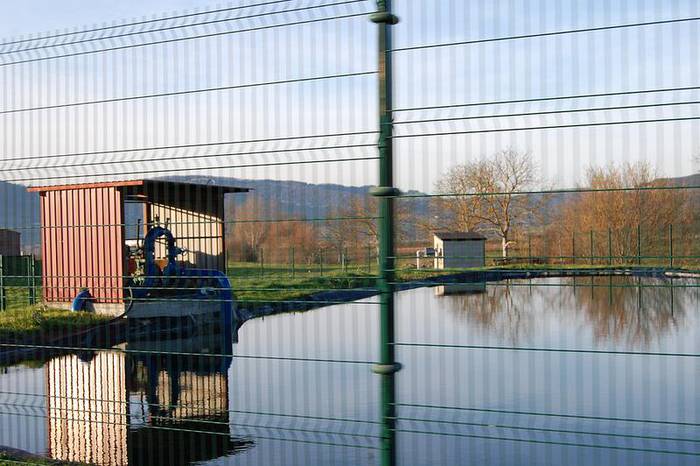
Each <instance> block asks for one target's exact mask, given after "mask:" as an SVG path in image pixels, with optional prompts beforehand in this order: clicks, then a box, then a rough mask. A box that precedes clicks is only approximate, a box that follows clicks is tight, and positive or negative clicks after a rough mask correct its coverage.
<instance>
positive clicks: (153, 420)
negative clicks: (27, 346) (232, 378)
mask: <svg viewBox="0 0 700 466" xmlns="http://www.w3.org/2000/svg"><path fill="white" fill-rule="evenodd" d="M206 343H207V344H206V345H205V342H204V341H202V340H201V338H200V337H193V338H186V339H174V340H168V341H158V342H147V341H146V342H144V341H139V342H128V343H125V344H124V345H121V347H120V348H116V349H115V350H114V351H103V352H97V353H96V354H95V355H94V356H93V357H92V358H91V359H90V360H89V361H87V362H86V361H84V360H81V359H80V358H79V357H78V356H76V355H67V356H61V357H58V358H55V359H52V360H51V361H49V362H48V364H47V366H46V367H47V369H46V385H47V391H46V393H47V416H48V453H49V456H50V457H51V458H54V459H57V460H61V461H72V462H82V463H91V464H99V465H109V466H112V465H115V466H117V465H126V464H130V465H138V464H144V465H146V464H147V465H161V464H163V465H166V464H167V465H185V464H191V463H194V462H199V461H205V460H210V459H214V458H218V457H221V456H227V455H231V454H234V453H236V452H238V451H241V450H245V449H247V448H250V447H251V446H252V442H251V441H249V440H245V439H237V438H234V437H232V436H231V433H230V427H229V421H230V419H229V410H228V406H229V394H228V370H229V367H230V365H231V356H230V350H229V351H228V353H229V354H227V353H226V352H224V351H223V348H222V347H221V345H215V346H212V345H211V344H210V342H206ZM154 345H155V346H157V347H158V351H157V352H154V351H153V350H154ZM168 348H169V349H168ZM173 353H176V354H173Z"/></svg>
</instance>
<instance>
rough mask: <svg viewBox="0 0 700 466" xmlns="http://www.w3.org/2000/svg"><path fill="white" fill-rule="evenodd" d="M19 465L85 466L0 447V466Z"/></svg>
mask: <svg viewBox="0 0 700 466" xmlns="http://www.w3.org/2000/svg"><path fill="white" fill-rule="evenodd" d="M20 464H26V465H30V464H31V465H37V466H45V465H51V466H87V464H86V463H74V462H70V461H59V460H52V459H49V458H43V457H41V456H37V455H32V454H31V453H27V452H23V451H20V450H15V449H11V448H4V447H0V466H17V465H20Z"/></svg>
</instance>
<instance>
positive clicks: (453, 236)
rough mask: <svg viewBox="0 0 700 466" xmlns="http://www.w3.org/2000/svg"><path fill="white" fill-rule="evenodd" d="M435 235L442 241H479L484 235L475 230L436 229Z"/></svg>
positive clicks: (483, 238)
mask: <svg viewBox="0 0 700 466" xmlns="http://www.w3.org/2000/svg"><path fill="white" fill-rule="evenodd" d="M434 234H435V236H437V237H438V238H440V239H441V240H443V241H479V240H485V239H486V237H485V236H484V235H482V234H481V233H477V232H475V231H436V232H435V233H434Z"/></svg>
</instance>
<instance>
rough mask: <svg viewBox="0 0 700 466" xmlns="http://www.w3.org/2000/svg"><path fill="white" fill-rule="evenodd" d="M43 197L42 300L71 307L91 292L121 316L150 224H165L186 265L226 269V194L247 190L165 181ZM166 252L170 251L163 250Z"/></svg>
mask: <svg viewBox="0 0 700 466" xmlns="http://www.w3.org/2000/svg"><path fill="white" fill-rule="evenodd" d="M29 191H33V192H38V193H39V194H40V196H41V232H42V234H41V255H42V264H43V265H42V280H43V297H44V301H45V302H47V303H48V304H54V305H56V304H62V303H63V304H69V303H70V302H71V301H72V300H73V298H74V297H75V296H76V294H77V293H78V292H79V290H80V289H81V288H83V287H85V288H88V289H89V290H90V293H91V294H92V296H93V297H94V298H95V308H96V309H97V310H98V311H101V312H108V313H119V312H120V311H121V310H123V306H124V285H125V280H126V279H127V278H128V276H129V274H130V270H129V252H130V248H131V247H133V246H134V244H135V243H136V242H137V241H138V239H139V238H143V236H144V235H145V233H146V231H147V228H148V225H152V224H156V223H158V224H161V225H166V226H167V228H169V229H170V231H171V232H172V233H173V235H174V236H175V238H176V239H177V244H178V246H179V247H181V248H185V249H187V251H188V253H187V255H186V256H185V257H184V260H185V262H186V264H187V265H190V266H193V267H197V268H208V269H216V270H221V271H223V270H224V269H225V266H226V264H225V261H226V254H225V250H224V245H225V242H224V195H225V194H227V193H237V192H246V191H248V190H247V189H246V188H236V187H228V186H217V185H202V184H193V183H183V182H176V181H166V180H134V181H115V182H101V183H86V184H72V185H62V186H44V187H32V188H29ZM157 253H160V254H161V255H162V256H164V255H165V251H164V247H163V248H162V250H161V251H157Z"/></svg>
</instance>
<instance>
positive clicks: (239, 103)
mask: <svg viewBox="0 0 700 466" xmlns="http://www.w3.org/2000/svg"><path fill="white" fill-rule="evenodd" d="M324 1H325V3H329V2H331V0H324ZM318 3H321V2H320V1H319V0H292V1H290V5H289V6H282V7H276V8H277V9H282V8H295V7H303V6H308V5H314V4H318ZM395 5H396V11H397V13H398V14H399V16H400V17H401V19H402V22H401V23H400V24H399V25H398V26H396V29H395V33H396V41H395V47H397V48H403V47H410V46H415V45H422V44H434V43H440V42H454V41H464V40H473V39H479V38H489V37H502V36H509V35H521V34H530V33H534V32H541V31H556V30H566V29H579V28H587V27H591V26H600V25H611V24H626V23H636V22H644V21H656V20H666V19H672V18H686V17H697V16H700V2H696V1H692V0H672V1H669V0H653V1H652V0H638V1H629V0H628V1H625V0H598V1H595V0H593V1H578V0H502V1H492V0H489V1H486V0H481V1H476V0H474V1H456V0H395ZM438 6H440V8H438ZM207 7H217V5H216V4H210V3H205V2H201V1H196V0H187V1H186V0H178V1H168V2H165V1H148V2H135V1H130V0H127V1H122V2H104V1H91V2H85V1H75V0H68V1H61V2H55V1H44V0H42V1H37V0H27V1H22V2H19V1H9V2H6V3H5V4H4V5H3V9H4V14H3V15H2V17H0V36H4V37H12V36H18V35H26V34H29V33H35V32H42V31H51V30H55V29H58V30H64V29H66V28H72V27H79V26H85V25H88V26H92V25H95V24H97V25H102V24H103V23H112V22H114V21H119V20H124V19H126V20H133V19H137V20H138V19H141V18H142V17H152V16H153V15H154V14H155V15H160V16H162V15H163V14H165V13H174V12H182V10H191V9H193V8H207ZM369 8H371V2H366V3H364V4H355V5H350V6H343V7H333V8H330V9H327V10H324V11H325V12H326V13H327V14H328V15H343V14H348V13H356V12H360V11H363V9H369ZM271 9H272V8H271ZM260 11H270V10H260ZM276 17H277V18H280V20H282V19H283V20H285V21H297V20H299V19H300V18H302V19H303V17H302V16H300V15H298V14H287V15H281V16H280V15H277V16H276ZM265 21H272V20H268V19H260V18H254V19H251V20H245V21H238V22H235V21H232V22H230V23H224V24H221V25H220V27H221V29H216V28H217V27H219V26H210V27H205V28H200V29H191V30H193V31H195V32H200V33H201V32H204V33H209V32H212V31H219V30H224V29H225V27H229V28H235V27H242V25H243V27H246V28H250V27H258V26H260V25H261V24H268V23H265ZM698 23H699V22H698V21H689V22H683V23H676V24H667V25H657V26H645V27H641V28H631V29H618V30H615V31H602V32H590V33H580V34H568V35H562V36H556V37H548V38H531V39H521V40H514V41H505V42H491V43H484V44H470V45H462V46H454V47H445V48H431V49H427V50H419V51H400V52H397V53H396V54H395V64H396V101H395V105H396V107H397V108H407V107H415V106H425V105H450V104H459V103H473V102H488V101H494V100H510V99H523V98H537V97H548V96H559V95H578V94H588V93H601V92H619V91H625V90H644V89H656V88H676V87H683V86H697V85H700V55H699V48H698V47H699V46H698V43H699V41H698V39H700V37H699V36H700V33H699V31H700V29H699V27H700V26H699V24H698ZM149 37H151V38H156V39H159V38H164V37H167V38H171V37H173V36H172V35H167V34H165V35H158V36H156V35H154V36H149ZM374 40H375V30H374V27H373V26H372V25H371V24H370V23H368V22H367V21H366V20H365V19H364V18H359V17H358V18H346V19H339V20H334V21H327V22H321V23H318V24H315V25H308V26H298V27H297V26H294V27H288V28H275V29H271V30H269V31H256V32H250V33H245V34H234V35H223V36H217V37H214V38H211V39H202V40H196V41H184V42H173V43H171V44H165V45H159V46H148V47H141V48H136V49H133V50H126V51H116V52H110V53H102V54H89V55H85V56H80V57H70V58H63V59H55V60H47V61H41V62H37V63H31V64H24V65H9V66H3V67H2V68H0V85H1V86H0V89H5V92H4V93H1V92H0V109H12V108H20V107H26V106H37V105H47V104H49V105H50V104H60V103H66V102H75V101H85V100H93V99H103V98H111V97H118V96H125V95H126V96H128V95H141V94H148V93H158V92H169V91H178V90H186V89H200V88H206V87H217V86H235V85H241V84H250V83H260V82H269V81H275V80H286V79H298V78H304V77H308V76H324V75H335V74H346V73H361V72H365V71H372V70H374V69H375V65H374V59H375V56H374V53H375V52H374V50H375V49H374V48H375V42H374ZM113 43H114V42H105V41H103V42H101V43H98V45H101V46H105V44H113ZM116 43H117V44H122V42H116ZM87 46H88V47H89V46H90V45H87ZM54 50H55V49H54ZM26 57H27V55H26V54H24V55H22V54H15V55H5V56H4V57H1V58H2V59H4V60H8V59H9V60H11V61H14V60H20V59H24V58H26ZM0 61H1V60H0ZM375 79H376V78H375V76H374V75H361V76H354V77H349V78H343V79H328V80H321V81H315V82H311V83H294V84H287V85H275V86H263V87H256V88H251V89H246V90H231V91H224V92H215V93H203V94H197V95H192V96H189V97H176V98H161V99H151V100H149V101H147V102H132V103H127V104H108V105H98V106H87V107H78V108H72V109H69V110H60V111H55V110H42V111H40V112H24V113H21V114H12V115H0V139H1V140H2V143H1V144H0V158H2V160H3V161H4V162H5V163H4V164H3V168H2V169H0V177H2V179H5V180H14V181H16V182H19V183H23V184H53V183H54V182H58V181H57V180H58V179H59V178H58V177H60V176H66V177H71V176H72V177H75V178H76V180H77V179H84V178H85V177H90V178H94V179H97V178H98V177H101V178H114V177H115V176H119V175H120V174H121V176H123V177H127V178H128V177H133V176H135V174H138V173H140V172H143V171H144V170H149V169H152V168H153V167H167V168H168V169H169V170H183V171H184V173H192V174H215V175H222V176H234V177H250V178H276V179H298V180H302V181H309V182H318V183H323V182H334V183H342V184H353V185H361V184H373V183H375V182H376V178H375V174H376V170H375V167H376V162H375V161H355V162H333V163H322V164H315V165H314V164H306V163H303V164H302V163H298V164H296V163H291V162H307V161H310V160H314V159H316V160H318V159H323V158H326V159H337V158H343V159H353V158H366V157H371V156H373V155H374V149H373V148H372V147H371V144H372V143H373V141H374V136H372V135H356V136H352V137H350V136H348V137H337V138H324V139H323V140H318V141H316V142H315V143H314V144H315V145H314V144H312V143H311V142H309V141H295V142H293V143H290V142H288V141H286V142H274V143H270V142H266V143H249V144H233V145H223V146H217V148H216V149H214V148H211V147H196V148H187V149H178V150H174V149H168V150H163V151H155V152H153V151H151V152H143V153H138V152H130V153H128V154H124V153H113V154H103V155H100V158H99V159H95V156H84V157H75V156H74V157H68V158H60V157H58V158H57V157H52V158H50V159H49V158H43V159H42V158H40V159H38V160H36V161H31V162H28V161H12V160H11V159H13V158H18V157H23V156H24V157H26V156H27V155H36V154H40V155H45V154H52V155H55V154H66V153H74V152H84V151H95V150H105V149H108V150H112V149H123V148H127V147H150V146H154V145H178V144H193V143H195V144H196V143H201V142H208V141H240V140H254V139H267V138H284V137H288V136H293V135H309V134H328V133H336V132H364V131H372V130H375V129H376V116H375V114H376V110H375V109H376V92H375V88H376V86H375ZM681 101H690V102H694V101H700V92H698V91H695V90H694V91H683V92H666V93H656V94H644V95H635V96H624V97H606V98H598V99H571V100H566V101H558V102H555V103H530V104H509V105H485V106H481V107H469V108H451V109H443V110H425V111H419V112H400V113H397V114H396V121H397V122H400V124H399V125H397V134H398V135H399V136H406V135H409V134H415V133H420V134H425V133H451V132H457V133H460V134H456V135H454V134H450V135H445V136H432V137H421V138H412V137H411V138H408V137H407V138H398V139H397V143H396V160H397V161H396V166H397V169H396V179H397V184H398V185H399V186H400V187H401V188H402V189H419V190H422V191H431V190H432V189H433V187H434V185H435V182H436V180H437V179H438V178H439V176H440V175H441V174H442V173H444V172H445V171H446V170H447V169H449V168H450V167H451V166H452V165H455V164H458V163H464V162H466V161H470V160H475V159H478V158H481V157H487V156H489V155H490V154H492V153H493V152H495V151H497V150H500V149H503V148H506V147H514V148H516V149H518V150H523V151H530V152H532V154H533V158H534V159H535V161H536V162H537V164H538V165H539V167H540V170H541V172H542V175H541V178H542V179H543V180H544V181H546V184H547V185H554V186H562V187H568V186H573V185H575V184H576V183H577V182H579V181H580V175H581V173H582V172H583V170H584V169H585V168H586V167H587V166H590V165H604V164H607V163H618V162H623V161H637V160H646V161H648V162H649V163H651V164H652V165H654V166H655V167H656V168H657V170H658V171H659V173H660V174H663V175H668V176H681V175H687V174H690V173H692V172H693V168H694V167H693V166H692V163H691V158H692V155H693V154H695V153H698V152H700V144H699V143H698V141H697V136H696V135H697V134H700V133H699V132H698V130H699V129H700V127H699V125H698V124H697V123H696V122H695V121H685V122H669V123H659V124H649V123H647V124H641V125H622V126H596V127H591V128H564V129H556V130H554V129H550V130H536V131H517V132H494V131H493V130H495V129H498V128H512V127H523V126H542V125H547V126H549V125H575V124H585V123H596V122H604V121H616V120H635V119H658V118H664V119H669V118H683V117H693V116H700V113H699V112H700V106H699V105H697V104H692V105H677V106H668V107H663V108H659V107H654V108H647V109H641V110H614V111H605V112H592V113H575V114H568V115H564V114H559V115H543V116H530V117H522V116H519V117H511V118H481V119H471V120H459V119H456V120H450V121H445V122H439V123H437V122H428V123H420V124H405V122H406V121H410V120H426V119H428V120H431V119H445V118H459V117H475V116H479V115H480V116H489V115H494V114H503V113H523V112H535V111H537V112H542V111H551V110H561V109H576V108H589V107H599V106H623V105H634V104H652V103H660V102H667V103H668V102H681ZM479 130H483V131H485V132H483V133H478V132H477V133H473V132H474V131H479ZM470 132H472V133H471V134H468V133H470ZM349 146H352V147H349ZM309 147H316V150H314V151H308V150H302V149H308V148H309ZM323 148H331V149H323ZM292 149H299V150H297V151H294V150H292ZM277 150H281V152H279V153H275V151H277ZM241 153H243V155H241ZM224 154H229V155H224ZM230 154H237V155H235V156H234V155H230ZM96 160H98V162H99V164H98V163H96V162H95V161H96ZM139 160H142V162H139ZM153 160H155V163H154V162H153ZM88 163H92V165H90V166H85V167H76V165H80V164H88ZM266 163H273V164H276V165H274V166H264V167H263V166H259V165H261V164H266ZM61 165H62V167H61ZM56 166H59V168H56ZM212 167H227V168H212ZM30 168H31V169H30ZM57 174H59V175H57ZM167 174H180V173H172V172H164V173H149V175H150V176H157V175H167ZM60 179H64V178H60ZM65 180H66V181H75V180H73V179H71V178H65Z"/></svg>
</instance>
